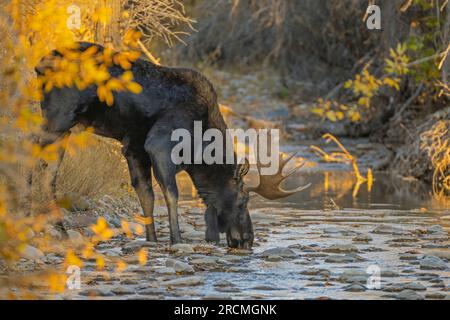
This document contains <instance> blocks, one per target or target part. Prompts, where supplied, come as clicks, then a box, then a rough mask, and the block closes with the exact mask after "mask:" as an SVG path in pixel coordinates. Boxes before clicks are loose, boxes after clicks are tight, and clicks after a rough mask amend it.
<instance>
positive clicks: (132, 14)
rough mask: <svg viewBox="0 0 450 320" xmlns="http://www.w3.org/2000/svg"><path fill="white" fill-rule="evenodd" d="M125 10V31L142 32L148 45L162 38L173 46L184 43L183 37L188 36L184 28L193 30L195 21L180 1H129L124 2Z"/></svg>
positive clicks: (123, 25) (123, 23) (123, 22)
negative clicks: (134, 30)
mask: <svg viewBox="0 0 450 320" xmlns="http://www.w3.org/2000/svg"><path fill="white" fill-rule="evenodd" d="M123 8H124V9H125V10H126V12H127V14H126V15H124V16H123V17H122V18H123V21H122V22H121V23H122V27H123V29H124V30H127V29H130V28H131V29H136V30H139V31H141V32H142V34H143V36H144V44H146V45H150V44H151V42H152V41H154V40H155V38H160V39H162V40H163V41H164V42H165V43H166V44H168V45H169V46H173V45H174V44H175V43H176V42H178V41H179V42H183V40H182V37H183V36H184V35H187V34H188V32H185V31H183V28H184V27H187V29H190V30H193V27H192V23H194V22H195V21H194V20H192V19H190V18H189V17H188V16H186V14H185V10H184V6H183V4H182V3H181V1H178V0H145V1H142V0H137V1H133V0H131V1H130V0H128V1H123Z"/></svg>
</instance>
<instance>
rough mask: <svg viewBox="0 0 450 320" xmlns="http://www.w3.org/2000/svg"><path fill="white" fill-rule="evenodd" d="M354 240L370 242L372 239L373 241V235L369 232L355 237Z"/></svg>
mask: <svg viewBox="0 0 450 320" xmlns="http://www.w3.org/2000/svg"><path fill="white" fill-rule="evenodd" d="M352 241H353V242H356V243H369V242H370V241H372V237H371V236H369V235H368V234H360V235H357V236H356V237H354V238H353V239H352Z"/></svg>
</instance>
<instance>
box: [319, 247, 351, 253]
mask: <svg viewBox="0 0 450 320" xmlns="http://www.w3.org/2000/svg"><path fill="white" fill-rule="evenodd" d="M323 251H325V252H332V253H350V252H358V251H359V250H358V248H357V247H355V246H353V245H333V246H331V247H328V248H325V249H324V250H323Z"/></svg>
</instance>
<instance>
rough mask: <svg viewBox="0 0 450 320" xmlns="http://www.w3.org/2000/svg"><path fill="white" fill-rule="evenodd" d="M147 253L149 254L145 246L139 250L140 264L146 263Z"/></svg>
mask: <svg viewBox="0 0 450 320" xmlns="http://www.w3.org/2000/svg"><path fill="white" fill-rule="evenodd" d="M147 255H148V251H147V249H145V248H142V249H140V250H139V251H138V253H137V256H138V261H139V264H140V265H142V266H143V265H145V264H146V263H147Z"/></svg>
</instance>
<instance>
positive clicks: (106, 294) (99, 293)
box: [80, 289, 114, 297]
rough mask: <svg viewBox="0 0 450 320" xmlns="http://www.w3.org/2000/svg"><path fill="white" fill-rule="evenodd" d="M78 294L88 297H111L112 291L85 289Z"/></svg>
mask: <svg viewBox="0 0 450 320" xmlns="http://www.w3.org/2000/svg"><path fill="white" fill-rule="evenodd" d="M80 295H81V296H88V297H112V296H114V293H113V292H112V291H110V290H106V289H87V290H83V291H81V292H80Z"/></svg>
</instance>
